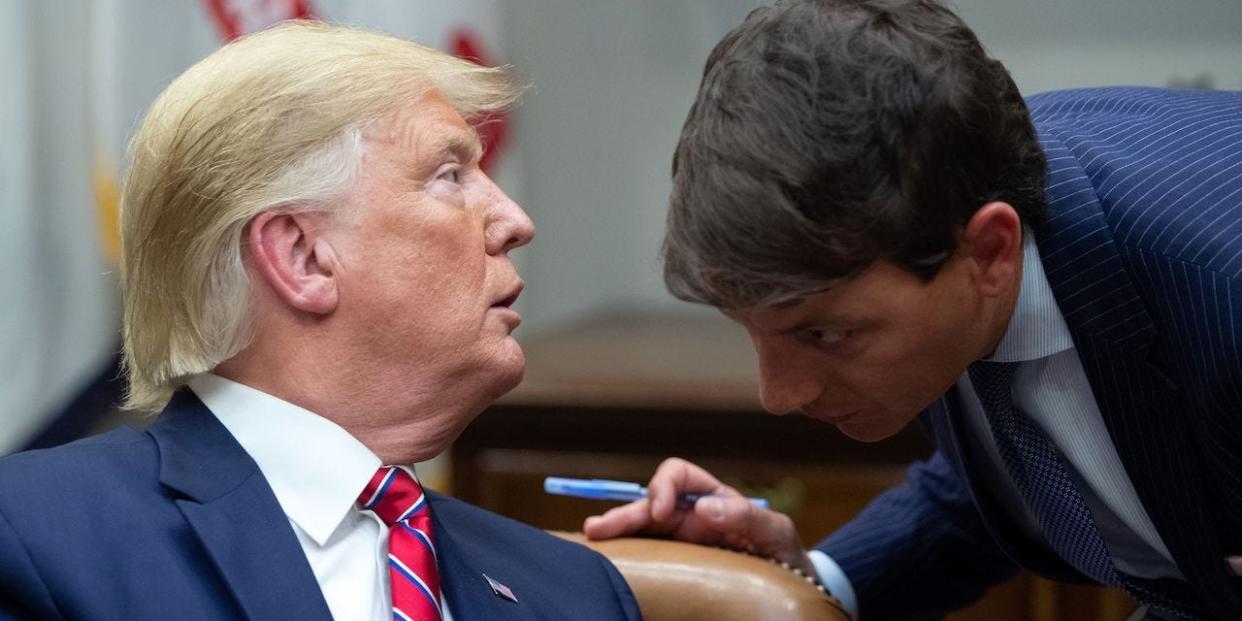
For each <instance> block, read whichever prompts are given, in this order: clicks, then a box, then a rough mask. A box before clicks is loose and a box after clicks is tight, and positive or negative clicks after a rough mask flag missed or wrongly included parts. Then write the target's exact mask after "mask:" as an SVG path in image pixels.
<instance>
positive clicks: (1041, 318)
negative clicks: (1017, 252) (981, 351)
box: [984, 235, 1074, 362]
mask: <svg viewBox="0 0 1242 621" xmlns="http://www.w3.org/2000/svg"><path fill="white" fill-rule="evenodd" d="M1073 348H1074V339H1073V337H1072V336H1070V331H1069V327H1068V326H1066V325H1065V317H1064V316H1063V315H1061V309H1060V307H1058V306H1057V300H1056V298H1055V297H1053V295H1052V287H1051V286H1050V285H1049V284H1048V277H1047V276H1045V275H1044V264H1043V261H1041V260H1040V258H1039V248H1037V247H1036V246H1035V237H1034V236H1033V235H1026V236H1025V238H1024V239H1023V242H1022V283H1021V288H1020V289H1019V291H1018V301H1017V303H1016V304H1015V305H1014V310H1013V317H1011V318H1010V319H1009V327H1008V328H1006V330H1005V336H1004V337H1002V338H1001V341H1000V344H999V345H997V346H996V351H994V352H992V355H991V356H989V357H987V358H985V359H984V360H990V361H993V362H1028V361H1031V360H1038V359H1040V358H1047V357H1048V356H1051V355H1053V354H1059V353H1061V352H1063V351H1067V350H1070V349H1073Z"/></svg>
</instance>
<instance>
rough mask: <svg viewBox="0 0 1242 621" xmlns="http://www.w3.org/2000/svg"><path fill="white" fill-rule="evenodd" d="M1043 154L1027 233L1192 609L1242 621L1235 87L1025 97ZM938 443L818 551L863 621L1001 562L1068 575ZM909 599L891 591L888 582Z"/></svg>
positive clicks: (928, 418) (951, 601)
mask: <svg viewBox="0 0 1242 621" xmlns="http://www.w3.org/2000/svg"><path fill="white" fill-rule="evenodd" d="M1028 105H1029V107H1030V109H1031V116H1032V119H1033V121H1034V123H1035V126H1036V129H1037V130H1038V133H1039V137H1040V141H1041V143H1042V145H1043V148H1044V152H1045V154H1046V156H1047V160H1048V179H1047V197H1048V223H1047V226H1045V227H1043V228H1042V229H1041V230H1039V231H1036V241H1037V244H1038V247H1039V252H1040V255H1041V258H1042V263H1043V267H1044V270H1045V273H1046V275H1047V278H1048V283H1049V286H1050V287H1051V288H1052V291H1053V295H1054V296H1055V297H1056V301H1057V304H1058V306H1059V307H1060V309H1061V312H1062V314H1063V315H1064V317H1065V321H1066V325H1067V326H1068V327H1069V329H1070V333H1071V335H1072V336H1073V340H1074V345H1075V349H1076V351H1077V352H1078V356H1079V359H1080V362H1081V363H1082V366H1083V370H1084V372H1085V373H1086V375H1087V379H1088V381H1089V382H1090V384H1091V388H1092V391H1093V393H1094V394H1095V398H1096V402H1097V405H1098V406H1099V410H1100V414H1101V416H1102V417H1103V419H1104V423H1105V425H1106V427H1107V428H1108V432H1109V435H1110V436H1111V439H1112V442H1113V444H1114V446H1115V448H1116V449H1117V454H1118V456H1119V458H1120V459H1121V462H1122V464H1123V465H1124V466H1125V470H1126V474H1127V475H1128V476H1129V478H1130V480H1131V481H1132V482H1133V484H1134V488H1135V492H1137V494H1138V497H1139V500H1140V501H1141V502H1142V504H1143V507H1144V509H1145V510H1146V511H1147V512H1148V514H1149V516H1150V518H1151V521H1152V524H1154V526H1155V527H1156V530H1157V531H1158V532H1159V534H1160V537H1161V539H1162V540H1163V541H1164V542H1165V544H1166V545H1167V547H1168V549H1169V552H1170V553H1171V554H1172V556H1173V560H1174V561H1175V562H1176V563H1177V565H1178V568H1179V569H1180V570H1181V573H1182V574H1183V575H1184V576H1185V577H1186V579H1187V581H1189V583H1190V585H1191V587H1192V589H1193V593H1190V594H1189V595H1191V596H1193V597H1194V599H1195V600H1197V601H1198V602H1200V603H1201V604H1202V606H1203V608H1204V609H1205V611H1206V612H1205V615H1206V616H1207V617H1208V618H1212V619H1238V618H1242V579H1239V578H1236V577H1233V576H1232V575H1230V574H1229V573H1228V572H1227V571H1226V569H1225V563H1224V559H1223V557H1224V556H1226V555H1231V554H1242V93H1238V92H1226V91H1170V90H1163V89H1152V88H1130V87H1118V88H1101V89H1082V90H1073V91H1060V92H1054V93H1047V94H1043V95H1038V96H1035V97H1032V98H1030V99H1029V100H1028ZM959 408H960V403H959V400H958V398H957V396H956V394H955V393H950V394H948V395H946V397H945V398H944V399H942V400H941V401H939V402H937V403H936V404H935V405H934V406H933V407H932V408H931V409H929V410H928V411H927V412H925V413H924V415H923V416H922V417H921V420H923V421H924V422H925V423H926V424H927V426H928V427H929V428H930V429H931V430H932V431H933V432H934V435H935V437H936V442H937V446H938V451H937V453H936V454H935V455H934V456H933V457H932V459H930V460H929V461H928V462H926V463H922V464H916V465H915V466H913V467H912V469H911V471H910V474H909V477H908V479H907V481H906V483H905V484H903V485H902V486H899V487H897V488H894V489H893V490H890V491H889V492H887V493H885V494H884V495H882V496H881V497H879V498H877V499H876V500H875V501H874V502H873V503H872V504H871V505H869V506H868V508H867V509H866V510H864V512H863V513H862V514H860V515H859V517H857V518H855V520H853V521H851V522H850V523H849V524H847V525H846V526H845V527H843V528H842V529H841V530H839V531H838V532H836V533H834V534H833V535H832V536H830V537H829V538H828V539H827V540H825V541H824V542H823V543H821V544H820V549H822V550H823V551H824V552H825V553H826V554H828V555H829V556H831V557H832V558H833V559H834V560H835V561H836V562H837V563H838V564H839V565H840V566H841V567H842V569H843V570H844V571H845V573H846V574H847V575H848V576H849V577H850V579H851V581H852V583H853V586H854V588H855V591H856V594H857V596H858V600H859V613H860V615H861V616H862V618H873V617H872V616H873V615H875V616H877V617H879V618H915V619H917V618H938V617H939V616H941V615H942V614H943V613H944V612H945V611H946V610H951V609H953V608H956V607H960V606H961V605H963V604H965V603H967V602H969V601H971V600H973V599H974V598H976V597H977V596H978V595H979V593H981V592H982V591H983V590H984V589H986V588H987V587H989V586H990V585H992V584H995V583H997V582H999V581H1002V580H1004V579H1005V578H1006V577H1007V576H1008V575H1010V573H1011V572H1012V570H1013V567H1014V564H1015V563H1016V564H1018V565H1022V566H1025V567H1028V568H1031V569H1034V570H1035V571H1037V572H1038V573H1041V574H1044V575H1047V576H1050V577H1053V578H1059V579H1067V580H1074V579H1079V580H1081V579H1082V577H1081V576H1080V575H1079V574H1077V572H1075V571H1073V570H1072V569H1071V568H1069V567H1068V566H1067V565H1065V564H1064V563H1063V562H1061V561H1060V560H1059V559H1058V558H1057V556H1056V555H1055V554H1050V552H1051V551H1050V550H1049V549H1048V548H1047V546H1046V545H1045V544H1044V543H1043V542H1038V541H1032V540H1030V538H1028V537H1026V536H1024V535H1023V533H1022V532H1021V531H1020V529H1018V528H1016V527H1015V525H1014V524H1013V523H1012V521H1011V520H1010V519H1009V517H1008V516H1007V514H1006V512H1005V511H1004V510H1003V508H1002V507H1001V506H1000V505H999V503H998V502H997V500H996V498H995V495H994V493H993V492H991V491H990V490H989V489H988V488H987V486H986V485H984V484H983V481H982V479H981V477H980V476H979V475H978V469H980V468H983V467H986V462H985V461H983V460H982V459H981V458H980V456H979V455H974V454H972V452H971V450H970V448H969V447H968V446H965V443H964V442H963V436H962V433H963V432H964V429H963V427H964V425H962V424H961V421H960V420H957V419H958V417H959V416H960V409H959ZM898 588H899V589H901V592H902V593H903V596H902V597H892V593H894V592H895V590H894V589H898Z"/></svg>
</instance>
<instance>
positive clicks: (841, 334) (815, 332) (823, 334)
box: [802, 328, 850, 345]
mask: <svg viewBox="0 0 1242 621" xmlns="http://www.w3.org/2000/svg"><path fill="white" fill-rule="evenodd" d="M849 335H850V331H849V330H825V329H821V328H811V329H808V330H804V331H803V337H802V338H803V340H805V341H809V342H818V343H822V344H825V345H835V344H837V343H840V342H841V341H843V340H845V339H846V337H848V336H849Z"/></svg>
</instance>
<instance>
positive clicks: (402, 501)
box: [358, 466, 427, 527]
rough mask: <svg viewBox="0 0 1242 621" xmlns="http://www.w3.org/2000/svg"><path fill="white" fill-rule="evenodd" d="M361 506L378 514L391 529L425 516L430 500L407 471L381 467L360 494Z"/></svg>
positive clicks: (359, 502)
mask: <svg viewBox="0 0 1242 621" xmlns="http://www.w3.org/2000/svg"><path fill="white" fill-rule="evenodd" d="M358 506H359V507H361V508H363V509H370V510H371V511H374V512H375V514H376V515H378V516H379V517H380V519H381V520H384V523H385V524H387V525H388V526H390V527H391V526H392V525H393V524H396V523H398V522H402V521H405V520H408V519H410V518H411V517H413V516H415V515H419V514H421V513H425V512H426V511H427V498H426V496H424V495H423V488H422V486H421V485H419V484H418V481H416V480H414V477H412V476H410V473H409V472H406V471H405V469H404V468H398V467H396V466H381V467H380V468H379V470H376V471H375V476H373V477H371V482H370V483H367V486H366V488H365V489H363V490H362V493H361V494H359V495H358Z"/></svg>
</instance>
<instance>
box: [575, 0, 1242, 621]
mask: <svg viewBox="0 0 1242 621" xmlns="http://www.w3.org/2000/svg"><path fill="white" fill-rule="evenodd" d="M1032 121H1033V122H1032ZM673 179H674V190H673V195H672V201H671V207H670V212H669V218H668V233H667V238H666V242H665V261H666V264H665V277H666V281H667V283H668V285H669V288H670V289H671V290H672V292H673V293H674V294H675V295H677V296H679V297H681V298H683V299H687V300H691V301H696V302H703V303H708V304H711V305H714V306H717V307H719V308H721V309H722V310H723V311H724V312H725V313H727V314H728V315H729V316H731V317H733V318H735V319H736V320H737V321H738V322H740V323H741V324H742V325H743V326H744V327H745V328H746V329H747V331H748V332H749V333H750V336H751V338H752V339H753V341H754V345H755V348H756V350H757V352H758V355H759V361H760V371H761V380H762V399H763V402H764V405H765V407H766V408H768V409H769V410H771V411H772V412H775V413H783V412H790V411H801V412H802V413H804V414H807V415H810V416H812V417H815V418H819V419H822V420H824V421H827V422H830V423H833V424H836V425H837V426H838V427H839V428H840V429H841V430H842V431H843V432H844V433H845V434H847V435H849V436H851V437H853V438H856V439H859V440H863V441H875V440H879V439H882V438H885V437H887V436H889V435H891V434H893V433H895V432H896V431H897V430H899V429H901V428H902V427H904V426H905V425H907V424H909V423H910V422H911V421H913V420H914V419H916V418H918V420H919V421H920V422H921V423H922V424H923V425H925V426H926V427H927V428H928V429H929V430H930V431H931V432H932V433H933V435H934V437H935V440H936V444H937V447H938V449H937V451H936V452H935V454H934V455H933V456H932V457H931V458H930V459H929V460H927V461H926V462H924V463H920V464H916V465H914V466H913V467H912V468H911V470H910V472H909V477H908V480H907V481H906V482H905V483H904V484H903V485H901V486H899V487H897V488H895V489H892V490H890V491H888V492H887V493H885V494H884V495H882V496H881V497H880V498H878V499H877V500H875V501H874V502H873V503H872V504H871V505H870V506H869V507H868V508H867V509H866V510H865V511H864V512H863V513H862V514H861V515H860V516H858V517H857V518H856V519H855V520H854V521H852V522H851V523H849V524H848V525H846V526H845V527H844V528H842V529H841V530H839V531H838V532H836V533H835V534H833V535H832V536H830V537H829V538H828V539H826V540H825V541H824V542H822V543H821V544H820V545H819V546H818V547H817V549H816V550H815V551H812V552H811V553H810V555H809V556H808V555H807V554H806V553H805V552H804V551H803V548H802V546H801V544H800V543H799V541H798V539H797V535H796V533H795V531H794V528H793V525H792V523H791V522H790V520H789V519H788V518H787V517H785V516H783V515H779V514H776V513H772V512H767V511H763V510H759V509H757V508H754V507H752V506H751V505H750V504H749V503H747V502H746V501H745V500H744V499H742V498H741V497H740V496H739V495H738V494H737V493H736V492H735V491H733V490H731V489H729V488H728V487H726V486H723V485H721V484H720V482H719V481H717V480H716V479H715V478H713V477H712V476H711V475H710V474H708V473H706V472H705V471H703V470H701V469H699V468H697V467H695V466H694V465H692V464H688V463H686V462H684V461H680V460H670V461H668V462H666V463H665V464H664V465H663V466H661V468H660V470H659V471H658V472H657V473H656V475H655V477H654V479H653V480H652V482H651V486H650V489H651V497H650V501H647V500H643V501H639V502H637V503H634V504H631V505H627V506H624V507H619V508H617V509H615V510H613V511H611V512H609V513H608V514H606V515H604V516H603V517H595V518H591V519H589V520H588V521H587V523H586V525H585V529H586V531H587V533H588V534H589V535H591V536H592V537H596V538H604V537H611V536H616V535H619V534H622V533H627V532H639V531H642V532H654V533H664V534H672V535H673V536H675V537H678V538H682V539H688V540H693V541H700V542H708V543H715V544H724V545H732V546H736V547H744V548H748V549H751V550H752V551H757V552H760V553H763V554H767V555H770V556H773V557H776V558H780V559H782V560H785V561H788V562H791V563H794V564H797V565H801V566H802V567H804V568H806V569H808V570H809V569H812V568H814V569H816V570H817V571H818V572H819V574H820V576H821V577H822V578H824V579H825V581H826V582H828V583H829V584H830V586H832V587H833V588H834V591H835V592H836V593H837V594H838V595H839V596H841V597H842V599H844V600H846V601H847V603H849V604H850V605H851V606H852V607H853V608H854V610H855V611H856V612H858V613H861V615H862V616H863V617H865V618H868V619H878V618H902V619H910V618H932V617H938V616H939V615H941V614H943V613H944V612H945V611H947V610H951V609H954V608H958V607H961V606H963V605H965V604H967V603H969V602H971V601H973V600H974V599H976V598H978V597H979V596H980V594H981V593H982V592H983V591H984V590H985V589H987V588H988V587H990V586H992V585H994V584H997V583H999V582H1001V581H1003V580H1004V579H1006V578H1008V577H1009V576H1010V575H1012V574H1013V572H1014V571H1015V570H1016V568H1017V567H1019V566H1021V567H1026V568H1029V569H1031V570H1033V571H1035V572H1037V573H1040V574H1042V575H1045V576H1049V577H1052V578H1055V579H1062V580H1071V581H1093V582H1098V583H1102V584H1107V585H1110V586H1113V587H1116V588H1119V589H1124V590H1125V591H1126V592H1128V593H1129V594H1131V595H1132V596H1133V597H1135V598H1136V599H1138V600H1139V601H1141V602H1143V603H1144V604H1145V605H1147V607H1148V609H1149V614H1151V615H1152V616H1153V617H1155V616H1158V617H1160V618H1187V619H1192V618H1193V619H1197V618H1215V619H1238V618H1242V579H1239V578H1237V577H1236V576H1235V574H1234V573H1233V570H1232V569H1231V564H1232V565H1236V566H1242V559H1240V558H1238V557H1237V556H1236V555H1239V554H1242V420H1240V417H1239V414H1240V413H1242V94H1239V93H1226V92H1171V91H1162V90H1156V89H1138V88H1112V89H1092V90H1081V91H1069V92H1059V93H1049V94H1046V95H1041V96H1036V97H1033V98H1031V99H1030V100H1029V101H1027V102H1024V101H1023V99H1022V98H1021V97H1020V96H1019V94H1018V91H1017V88H1016V87H1015V85H1014V83H1013V81H1012V80H1011V78H1010V76H1009V74H1008V73H1007V72H1006V70H1005V69H1004V67H1003V66H1001V64H1000V63H999V62H997V61H995V60H993V59H991V58H989V57H988V56H987V54H986V53H985V52H984V50H983V49H982V47H981V46H980V44H979V42H978V41H977V39H976V37H975V35H974V34H973V33H972V32H971V31H970V29H969V28H967V27H966V25H965V24H963V23H962V22H961V21H960V19H959V18H957V17H956V16H955V15H953V14H952V13H951V12H950V11H948V10H947V9H946V8H944V7H943V6H942V5H941V4H939V3H937V2H933V1H932V0H862V1H845V0H789V1H786V2H781V3H779V4H777V5H776V6H774V7H770V8H764V9H760V10H757V11H755V12H754V13H752V14H751V16H750V17H749V18H748V19H747V20H746V22H745V23H743V24H742V25H741V26H739V27H738V28H737V29H735V30H734V31H733V32H732V33H730V34H729V35H727V36H726V37H725V39H724V40H723V41H721V43H720V44H719V45H717V47H716V49H715V50H714V51H713V52H712V54H711V56H710V58H709V59H708V61H707V67H706V70H705V72H704V76H703V82H702V85H701V87H700V89H699V93H698V97H697V100H696V101H695V103H694V106H693V108H692V109H691V111H690V114H689V118H688V119H687V121H686V125H685V128H684V129H683V131H682V135H681V140H680V143H679V145H678V148H677V153H676V156H675V158H674V163H673ZM680 492H710V493H714V494H717V495H719V496H720V497H718V498H709V499H707V500H705V501H700V502H699V503H698V504H697V506H696V507H695V509H694V510H693V511H691V512H683V511H677V510H675V508H674V502H673V501H674V495H675V494H676V493H680ZM898 592H900V594H901V596H900V597H894V594H895V593H898Z"/></svg>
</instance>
